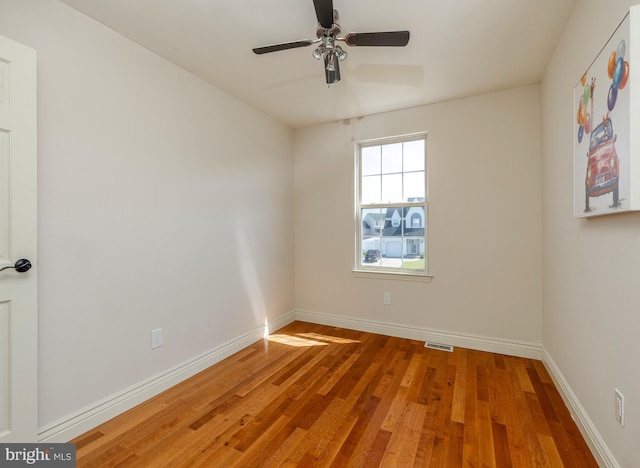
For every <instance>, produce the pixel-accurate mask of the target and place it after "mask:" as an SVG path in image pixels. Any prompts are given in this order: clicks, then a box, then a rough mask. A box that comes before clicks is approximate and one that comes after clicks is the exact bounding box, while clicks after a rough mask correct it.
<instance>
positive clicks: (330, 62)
mask: <svg viewBox="0 0 640 468" xmlns="http://www.w3.org/2000/svg"><path fill="white" fill-rule="evenodd" d="M327 71H328V72H333V71H336V57H335V52H329V53H328V54H327Z"/></svg>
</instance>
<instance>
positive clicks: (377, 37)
mask: <svg viewBox="0 0 640 468" xmlns="http://www.w3.org/2000/svg"><path fill="white" fill-rule="evenodd" d="M344 42H346V43H347V45H350V46H379V47H404V46H406V45H407V44H408V43H409V31H389V32H372V33H349V34H347V35H346V36H345V38H344Z"/></svg>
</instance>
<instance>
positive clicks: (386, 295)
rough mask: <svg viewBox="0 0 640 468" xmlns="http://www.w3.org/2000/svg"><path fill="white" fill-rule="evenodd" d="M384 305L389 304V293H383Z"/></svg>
mask: <svg viewBox="0 0 640 468" xmlns="http://www.w3.org/2000/svg"><path fill="white" fill-rule="evenodd" d="M384 304H385V305H389V304H391V293H390V292H386V293H384Z"/></svg>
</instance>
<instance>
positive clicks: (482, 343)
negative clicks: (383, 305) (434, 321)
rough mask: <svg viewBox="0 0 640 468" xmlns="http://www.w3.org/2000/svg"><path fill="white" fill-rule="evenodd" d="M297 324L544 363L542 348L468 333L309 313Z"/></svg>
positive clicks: (304, 312) (300, 316) (299, 316)
mask: <svg viewBox="0 0 640 468" xmlns="http://www.w3.org/2000/svg"><path fill="white" fill-rule="evenodd" d="M295 318H296V320H300V321H302V322H311V323H317V324H320V325H329V326H333V327H341V328H349V329H351V330H359V331H365V332H369V333H378V334H381V335H388V336H396V337H399V338H408V339H411V340H420V341H431V342H435V343H440V344H448V345H453V346H459V347H461V348H469V349H475V350H478V351H488V352H491V353H499V354H507V355H509V356H518V357H525V358H531V359H541V357H542V346H541V345H538V344H532V343H525V342H521V341H513V340H504V339H501V338H491V337H486V336H478V335H470V334H464V333H453V332H445V331H441V330H433V329H430V328H424V327H415V326H408V325H400V324H397V323H388V322H380V321H374V320H365V319H359V318H353V317H344V316H340V315H331V314H324V313H319V312H311V311H307V310H296V312H295Z"/></svg>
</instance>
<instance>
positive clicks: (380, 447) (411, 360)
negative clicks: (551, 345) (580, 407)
mask: <svg viewBox="0 0 640 468" xmlns="http://www.w3.org/2000/svg"><path fill="white" fill-rule="evenodd" d="M71 442H73V443H76V444H77V466H78V467H79V468H83V467H90V468H95V467H98V468H100V467H112V466H113V467H115V466H118V467H129V466H130V467H136V468H141V467H142V468H147V467H149V468H157V467H163V466H171V467H218V466H220V467H225V468H226V467H240V468H245V467H251V468H253V467H307V466H309V467H311V466H314V467H330V466H331V467H336V468H338V467H339V468H342V467H349V468H351V467H354V468H357V467H367V468H369V467H376V466H389V467H396V466H398V467H400V466H401V467H408V466H415V467H434V468H443V467H447V468H449V467H452V468H454V467H458V466H468V467H476V466H477V467H497V468H504V467H509V466H516V467H527V466H532V467H533V466H536V467H537V466H549V467H559V468H562V467H579V468H590V467H596V466H597V464H596V462H595V460H594V458H593V456H592V455H591V453H590V452H589V449H588V446H587V444H586V443H585V441H584V439H583V438H582V437H581V435H580V433H579V431H578V429H577V426H576V425H575V423H574V421H573V419H572V418H571V415H570V414H569V411H568V409H567V408H566V406H565V404H564V402H563V400H562V398H561V396H560V394H559V393H558V391H557V389H556V388H555V386H554V385H553V382H552V380H551V377H550V375H549V373H548V371H547V370H546V368H545V367H544V365H543V364H542V363H541V362H540V361H536V360H532V359H523V358H516V357H511V356H504V355H499V354H493V353H486V352H482V351H474V350H468V349H463V348H456V349H454V351H453V352H452V353H448V352H444V351H439V350H433V349H428V348H425V347H424V343H423V342H419V341H416V340H407V339H402V338H396V337H390V336H383V335H377V334H373V333H366V332H360V331H355V330H346V329H341V328H337V327H329V326H323V325H317V324H309V323H304V322H293V323H292V324H290V325H288V326H287V327H285V328H283V329H281V330H278V331H277V332H275V333H273V334H272V335H271V336H270V337H269V338H266V339H264V340H260V341H258V342H256V343H254V344H252V345H251V346H248V347H247V348H246V349H244V350H242V351H240V352H239V353H237V354H235V355H234V356H231V357H229V358H227V359H225V360H223V361H221V362H220V363H218V364H216V365H214V366H212V367H210V368H208V369H206V370H204V371H202V372H200V373H199V374H197V375H195V376H194V377H192V378H190V379H187V380H186V381H184V382H183V383H181V384H179V385H177V386H175V387H173V388H171V389H169V390H167V391H166V392H163V393H161V394H160V395H157V396H156V397H154V398H152V399H150V400H148V401H146V402H144V403H142V404H141V405H139V406H137V407H136V408H133V409H132V410H130V411H127V412H126V413H123V414H122V415H120V416H118V417H116V418H114V419H112V420H110V421H107V422H106V423H104V424H102V425H100V426H98V427H96V428H94V429H92V430H90V431H88V432H87V433H86V434H83V435H81V436H79V437H77V438H76V439H74V440H73V441H71Z"/></svg>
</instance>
